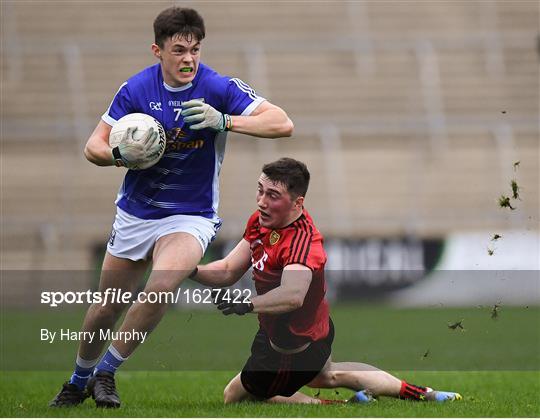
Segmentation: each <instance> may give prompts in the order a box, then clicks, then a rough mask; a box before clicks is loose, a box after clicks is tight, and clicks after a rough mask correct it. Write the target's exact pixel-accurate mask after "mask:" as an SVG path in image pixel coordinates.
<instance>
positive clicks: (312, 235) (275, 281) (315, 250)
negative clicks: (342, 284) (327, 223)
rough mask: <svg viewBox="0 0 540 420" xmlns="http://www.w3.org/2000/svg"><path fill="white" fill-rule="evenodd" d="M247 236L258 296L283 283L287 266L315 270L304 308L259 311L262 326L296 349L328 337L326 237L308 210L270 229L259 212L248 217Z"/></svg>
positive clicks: (277, 340) (279, 341)
mask: <svg viewBox="0 0 540 420" xmlns="http://www.w3.org/2000/svg"><path fill="white" fill-rule="evenodd" d="M244 239H245V240H246V241H248V242H249V244H250V247H251V264H252V267H253V280H254V282H255V288H256V290H257V294H258V295H263V294H265V293H267V292H268V291H270V290H272V289H275V288H276V287H278V286H280V285H281V276H282V274H283V269H284V268H285V267H286V266H288V265H291V264H302V265H304V266H306V267H308V268H310V269H311V271H312V280H311V284H310V286H309V290H308V292H307V294H306V296H305V298H304V303H303V305H302V307H300V308H298V309H296V310H294V311H292V312H288V313H285V314H259V324H260V327H261V328H262V329H263V330H264V331H265V332H266V333H267V335H268V337H269V338H270V340H272V342H273V343H274V344H276V345H277V346H279V347H282V348H296V347H299V346H301V345H302V344H305V343H307V342H310V341H317V340H320V339H322V338H325V337H326V336H327V335H328V331H329V306H328V302H327V300H326V298H325V294H326V283H325V279H324V266H325V264H326V252H325V251H324V248H323V237H322V235H321V233H320V232H319V231H318V230H317V228H316V227H315V225H314V224H313V220H312V219H311V216H310V215H309V213H308V212H307V210H306V209H304V210H303V213H302V215H301V216H300V217H299V218H298V219H296V220H295V221H294V222H293V223H291V224H290V225H288V226H286V227H284V228H282V229H268V228H265V227H263V226H261V225H260V223H259V212H258V211H256V212H255V213H253V214H252V215H251V217H250V218H249V220H248V223H247V226H246V230H245V232H244Z"/></svg>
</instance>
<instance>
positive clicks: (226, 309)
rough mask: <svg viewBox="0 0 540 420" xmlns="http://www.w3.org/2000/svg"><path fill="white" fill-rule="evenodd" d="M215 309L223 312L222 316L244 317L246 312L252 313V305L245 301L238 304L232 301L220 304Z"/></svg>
mask: <svg viewBox="0 0 540 420" xmlns="http://www.w3.org/2000/svg"><path fill="white" fill-rule="evenodd" d="M217 308H218V309H219V310H220V311H221V312H223V315H231V314H236V315H245V314H247V313H248V312H252V311H253V303H251V302H249V301H247V302H239V303H234V302H233V301H230V302H221V303H220V304H219V305H218V306H217Z"/></svg>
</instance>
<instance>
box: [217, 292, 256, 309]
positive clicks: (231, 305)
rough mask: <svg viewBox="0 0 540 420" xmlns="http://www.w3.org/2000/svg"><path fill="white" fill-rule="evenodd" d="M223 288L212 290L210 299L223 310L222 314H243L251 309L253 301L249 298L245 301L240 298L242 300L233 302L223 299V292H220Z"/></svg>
mask: <svg viewBox="0 0 540 420" xmlns="http://www.w3.org/2000/svg"><path fill="white" fill-rule="evenodd" d="M224 290H225V289H219V290H218V289H214V290H212V301H213V302H214V305H216V306H217V308H218V309H219V310H220V311H221V312H223V315H231V314H236V315H245V314H247V313H248V312H252V311H253V303H251V302H250V301H249V300H247V301H246V299H242V302H238V303H235V302H233V300H228V299H224V298H223V296H224V293H222V292H223V291H224Z"/></svg>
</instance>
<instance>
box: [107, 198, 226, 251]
mask: <svg viewBox="0 0 540 420" xmlns="http://www.w3.org/2000/svg"><path fill="white" fill-rule="evenodd" d="M220 227H221V220H220V219H219V218H217V217H216V218H215V219H207V218H205V217H202V216H191V215H183V214H178V215H174V216H169V217H164V218H163V219H151V220H145V219H139V218H138V217H135V216H132V215H131V214H129V213H127V212H125V211H124V210H122V209H121V208H119V207H117V208H116V217H115V218H114V223H113V226H112V230H111V235H110V236H109V241H108V243H107V251H109V254H111V255H114V256H115V257H118V258H127V259H130V260H133V261H138V260H146V259H147V258H148V257H151V256H152V251H153V250H154V245H155V244H156V242H157V240H158V239H159V238H161V237H162V236H165V235H168V234H170V233H176V232H185V233H189V234H190V235H192V236H194V237H195V239H197V241H198V242H199V244H200V245H201V248H202V252H203V254H204V253H205V251H206V248H207V247H208V245H209V244H210V242H212V241H213V240H214V238H215V237H216V233H217V231H218V230H219V228H220Z"/></svg>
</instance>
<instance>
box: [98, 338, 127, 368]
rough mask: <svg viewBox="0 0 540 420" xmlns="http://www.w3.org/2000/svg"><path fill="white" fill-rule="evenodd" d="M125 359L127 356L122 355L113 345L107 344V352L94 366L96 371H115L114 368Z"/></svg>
mask: <svg viewBox="0 0 540 420" xmlns="http://www.w3.org/2000/svg"><path fill="white" fill-rule="evenodd" d="M125 360H127V357H122V355H121V354H120V353H118V350H116V349H115V348H114V347H113V345H112V344H111V345H110V346H109V349H108V350H107V353H105V355H104V356H103V358H102V359H101V362H99V364H98V365H97V366H96V372H99V371H100V370H106V371H107V372H111V373H115V372H116V369H118V368H119V367H120V365H121V364H122V363H123V362H124V361H125Z"/></svg>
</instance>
